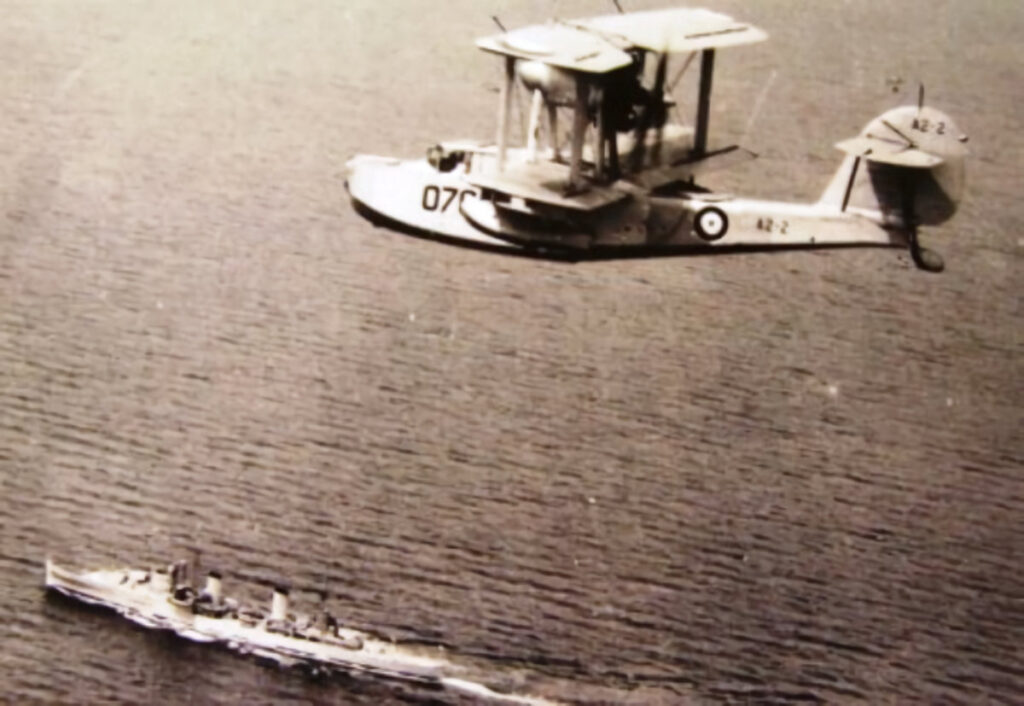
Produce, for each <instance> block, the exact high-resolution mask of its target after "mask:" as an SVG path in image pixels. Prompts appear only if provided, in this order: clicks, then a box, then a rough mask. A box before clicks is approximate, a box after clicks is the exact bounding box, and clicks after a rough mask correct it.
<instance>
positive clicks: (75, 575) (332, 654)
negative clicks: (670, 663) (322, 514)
mask: <svg viewBox="0 0 1024 706" xmlns="http://www.w3.org/2000/svg"><path fill="white" fill-rule="evenodd" d="M197 564H198V562H196V561H187V560H179V561H176V562H174V563H172V564H170V565H168V566H166V567H159V568H155V569H135V568H122V569H99V570H93V571H74V570H71V569H68V568H66V567H62V566H60V565H58V564H56V563H55V562H54V561H53V560H52V559H50V558H47V559H46V579H45V586H46V588H47V589H48V590H50V591H54V592H56V593H60V594H63V595H64V596H67V597H69V598H71V599H74V600H76V601H81V602H83V603H86V604H89V605H93V606H99V607H103V608H108V609H110V610H113V611H114V612H116V613H118V614H119V615H122V616H124V617H125V618H127V619H128V620H131V621H132V622H134V623H137V624H138V625H141V626H143V627H146V628H150V629H157V630H167V631H171V632H174V633H176V634H177V635H179V636H181V637H183V638H185V639H188V640H192V641H194V642H205V643H216V644H219V645H223V646H225V647H227V648H228V649H231V650H234V651H235V652H238V653H241V654H243V655H252V656H254V657H257V658H263V659H265V660H269V661H271V662H274V663H276V664H279V665H281V666H285V667H304V668H306V669H307V670H309V671H311V672H313V673H317V674H331V673H345V674H366V675H372V676H377V677H382V678H387V679H396V680H402V681H408V682H418V683H421V684H425V685H429V686H433V687H436V688H441V689H447V690H451V691H454V692H458V693H461V694H466V695H470V696H473V697H476V698H478V699H480V700H486V701H489V702H493V703H510V704H530V705H536V706H541V705H548V704H554V703H555V702H553V701H549V700H547V699H543V698H540V697H535V696H528V695H521V694H515V693H505V692H502V691H497V690H495V689H492V688H491V687H489V686H487V685H486V684H484V683H482V682H480V681H477V680H475V679H473V678H472V677H471V676H470V670H469V669H468V668H467V667H465V666H463V665H459V664H457V663H455V662H453V661H452V660H451V659H449V657H448V656H447V655H446V653H445V652H444V650H443V649H442V648H441V647H438V646H424V645H403V644H401V643H396V642H394V641H391V640H387V639H383V638H381V637H378V636H375V635H372V634H370V633H367V632H362V631H359V630H354V629H351V628H348V627H345V626H343V625H341V624H339V622H338V620H337V618H335V617H334V616H333V615H332V614H331V613H330V612H329V611H328V610H327V609H326V607H321V609H320V610H319V611H318V612H317V613H316V614H315V615H312V616H310V615H303V614H295V613H293V612H292V611H291V606H290V601H289V594H290V589H289V587H288V586H287V585H286V584H278V585H275V586H274V588H273V593H272V596H271V600H270V607H269V611H265V610H263V609H261V608H259V607H256V606H250V605H244V604H242V603H240V602H239V601H238V600H235V599H233V598H229V597H226V596H225V595H224V592H223V584H222V582H223V575H222V573H221V572H220V571H218V570H216V569H213V570H209V571H207V572H206V579H205V584H204V586H203V587H202V589H199V588H198V587H197V585H196V584H197V583H198V582H197V581H196V578H197V575H198V573H199V571H198V565H197Z"/></svg>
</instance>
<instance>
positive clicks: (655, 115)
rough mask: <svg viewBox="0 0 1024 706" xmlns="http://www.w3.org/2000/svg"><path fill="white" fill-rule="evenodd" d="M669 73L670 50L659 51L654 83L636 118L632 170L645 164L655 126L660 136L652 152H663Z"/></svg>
mask: <svg viewBox="0 0 1024 706" xmlns="http://www.w3.org/2000/svg"><path fill="white" fill-rule="evenodd" d="M667 74H668V52H659V54H658V66H657V69H656V70H655V72H654V85H653V86H652V87H651V90H650V91H648V92H647V93H646V95H645V101H644V102H643V104H642V105H641V107H640V113H639V114H638V115H637V119H636V130H635V131H634V134H633V137H634V144H633V152H632V154H630V157H629V165H630V169H631V171H634V172H636V171H639V170H640V169H641V168H642V167H643V165H644V157H645V155H646V151H647V131H648V130H650V129H651V128H654V129H656V130H657V131H658V133H657V134H658V138H657V140H656V141H655V143H654V149H653V150H652V153H653V155H654V157H655V159H657V158H658V157H659V156H660V154H661V135H662V128H663V127H665V120H666V118H667V117H668V105H667V104H666V102H665V78H666V75H667Z"/></svg>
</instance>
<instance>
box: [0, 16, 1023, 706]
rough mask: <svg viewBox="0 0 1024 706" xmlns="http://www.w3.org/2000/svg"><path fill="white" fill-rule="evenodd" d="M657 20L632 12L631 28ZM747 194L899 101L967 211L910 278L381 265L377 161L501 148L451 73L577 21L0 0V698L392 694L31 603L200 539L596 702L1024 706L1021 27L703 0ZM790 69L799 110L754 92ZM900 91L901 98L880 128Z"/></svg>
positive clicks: (833, 260) (783, 177)
mask: <svg viewBox="0 0 1024 706" xmlns="http://www.w3.org/2000/svg"><path fill="white" fill-rule="evenodd" d="M627 4H629V5H630V6H632V7H638V6H640V5H641V3H627ZM715 7H716V8H717V9H723V10H726V11H731V12H733V13H734V14H736V15H739V16H742V17H745V18H749V19H750V20H751V21H754V22H756V23H757V24H759V25H761V26H763V27H764V28H766V29H767V30H768V31H769V33H771V34H772V36H773V41H772V42H770V43H768V44H765V45H759V46H755V47H750V48H745V49H738V50H735V51H731V52H727V53H724V54H723V56H722V58H721V60H720V61H719V73H718V82H717V84H716V89H715V90H716V98H717V103H716V114H715V115H716V118H715V119H716V122H715V124H714V127H713V131H714V133H715V134H716V135H717V136H718V138H719V139H721V140H728V139H738V138H739V137H740V136H741V135H742V134H743V132H744V131H745V129H746V126H747V123H748V119H749V116H750V110H751V106H752V105H753V103H754V102H755V101H756V96H757V95H758V93H759V92H760V91H761V89H762V86H763V85H765V84H766V83H768V82H769V81H770V83H771V87H770V92H769V93H768V94H766V99H765V101H764V109H763V111H761V113H760V114H759V116H758V117H757V119H756V120H755V121H754V124H753V127H752V128H751V130H750V133H749V134H748V135H747V140H746V142H747V143H748V144H749V145H750V146H751V147H753V148H754V149H755V150H757V151H759V152H760V153H761V155H762V158H761V159H760V160H759V161H758V162H757V163H755V164H754V165H752V166H751V167H749V168H744V169H742V170H739V171H737V172H735V173H731V174H727V175H722V176H721V180H720V182H718V183H720V184H722V185H723V186H724V188H728V189H734V190H736V191H742V192H744V193H747V192H752V193H754V194H758V195H766V196H767V195H771V196H778V197H785V198H813V197H814V196H816V194H817V193H818V191H819V190H820V188H822V187H823V186H824V184H825V183H826V182H827V180H828V178H829V176H830V174H831V171H832V170H833V169H834V168H835V167H836V165H837V164H838V154H837V153H835V152H834V150H833V149H832V147H831V145H832V143H833V142H834V141H836V140H838V139H840V138H843V137H848V136H850V135H852V134H854V133H855V132H856V131H857V130H858V129H859V128H860V126H861V125H862V124H863V123H865V122H866V121H867V120H868V119H869V118H870V117H872V116H873V115H875V114H877V113H878V112H880V111H881V110H883V109H885V108H887V107H890V106H892V105H894V104H895V103H896V102H898V101H905V100H909V98H908V96H912V95H913V94H914V93H915V92H916V87H915V86H916V84H915V82H916V81H917V80H918V79H922V80H924V81H925V82H926V84H927V86H928V92H929V98H930V101H931V102H933V103H935V104H936V105H937V107H940V108H942V109H944V110H946V111H948V112H950V113H951V114H952V115H954V116H955V117H956V118H957V119H958V121H959V122H960V123H961V124H962V127H963V128H964V129H965V130H967V131H968V132H969V133H970V134H971V135H972V142H971V148H972V150H973V153H974V157H975V158H974V161H973V163H972V165H971V176H972V179H973V181H972V186H971V189H970V193H969V200H968V202H967V203H966V205H965V207H964V209H963V210H962V211H961V213H960V214H959V216H958V218H957V220H956V221H954V222H953V223H952V224H950V225H949V226H947V227H944V228H941V229H938V230H935V231H931V232H930V233H928V234H927V235H926V236H925V238H926V240H928V241H929V243H930V244H932V245H933V246H934V247H935V248H936V249H938V250H939V251H941V252H943V253H944V254H945V256H946V259H947V261H948V264H949V267H948V270H947V272H946V273H945V274H943V275H941V276H928V275H925V274H922V273H919V272H916V271H914V270H913V267H912V265H911V264H910V263H909V258H907V257H906V256H905V255H903V254H900V253H896V252H893V251H885V250H855V251H845V252H827V253H807V252H804V253H791V254H776V255H741V256H728V257H715V258H712V257H696V258H673V259H652V260H631V261H624V262H602V263H591V264H582V265H567V264H562V263H551V262H544V261H536V260H524V259H517V258H509V257H502V256H497V255H494V254H489V253H482V252H476V251H473V250H463V249H459V248H453V247H446V246H443V245H440V244H437V243H432V242H428V241H423V240H418V239H414V238H410V237H407V236H403V235H398V234H393V233H390V232H388V231H384V230H376V229H374V228H373V227H372V226H370V225H369V224H368V223H366V222H364V221H362V220H361V219H359V218H358V217H357V216H356V215H355V214H354V213H353V211H352V210H351V208H350V207H349V205H348V204H347V202H346V199H345V197H344V192H343V189H342V178H341V171H342V164H343V162H344V160H345V159H346V158H347V157H348V156H349V155H351V154H353V153H356V152H366V151H368V152H379V153H383V154H407V155H416V154H420V153H421V152H422V150H423V149H424V148H425V147H426V146H427V145H429V144H431V143H432V142H434V141H436V140H437V139H439V138H442V137H443V138H448V137H461V136H472V137H486V136H487V135H489V134H490V133H491V130H492V121H493V115H494V107H493V102H494V99H495V96H494V90H496V86H497V83H498V75H499V74H498V69H497V68H496V66H495V65H494V61H493V60H489V59H487V57H485V56H483V55H478V52H476V50H475V49H474V48H473V47H472V44H471V40H472V39H473V38H474V37H476V36H479V35H481V34H485V33H488V32H490V31H492V29H493V26H492V25H491V21H490V19H489V15H490V14H494V13H496V12H497V13H498V14H500V16H501V19H502V21H504V22H505V23H506V24H507V25H510V26H516V25H521V24H525V23H527V22H530V21H535V20H538V19H540V18H543V17H545V16H547V15H549V14H551V13H552V12H553V11H554V12H557V13H560V14H565V15H570V16H571V15H581V14H582V15H585V14H593V13H595V12H605V11H607V10H608V8H607V7H605V5H604V4H602V3H596V2H583V1H582V0H580V1H579V2H558V3H555V5H554V10H553V9H552V7H551V6H550V4H546V3H523V4H520V5H516V6H514V7H506V8H502V7H500V6H498V5H496V4H493V3H492V4H488V3H482V4H481V3H478V2H470V1H469V0H460V1H459V2H453V3H445V4H437V3H418V2H417V3H413V2H403V3H398V2H395V3H389V4H387V5H385V6H381V5H378V4H374V3H369V2H352V3H336V4H334V5H333V6H331V7H327V6H325V5H324V4H323V3H314V2H296V3H286V4H285V3H271V2H245V3H243V2H223V3H216V4H207V3H201V2H197V1H195V0H186V1H185V2H180V1H179V2H173V3H172V2H164V1H154V2H149V3H86V4H81V3H71V2H61V1H56V0H55V1H54V2H47V3H36V2H7V3H4V19H3V20H2V21H0V111H2V114H3V116H4V119H3V121H2V122H0V157H2V159H3V162H4V164H5V165H6V168H5V169H4V170H3V171H2V172H0V174H2V176H0V186H2V189H0V405H2V413H0V484H2V492H3V502H2V503H0V522H2V525H0V526H2V527H3V532H2V535H0V607H2V609H3V610H4V612H5V615H6V619H5V620H4V621H3V627H2V628H0V631H2V634H3V650H2V654H0V686H2V688H3V692H4V695H5V699H11V700H18V701H26V700H35V701H46V702H56V701H64V702H70V701H74V702H100V701H110V702H125V703H132V702H146V701H148V702H154V703H188V702H191V703H226V704H234V703H246V704H248V703H261V702H263V703H270V702H273V703H319V702H335V703H348V702H353V703H382V702H388V701H399V702H401V701H417V700H421V699H422V700H430V699H436V698H441V696H440V695H438V694H434V693H421V692H417V691H415V690H411V689H407V688H405V687H394V686H390V685H381V684H377V683H374V682H365V683H364V682H352V683H346V682H319V681H312V680H309V679H307V678H304V677H302V676H300V675H298V674H293V673H290V672H285V671H279V670H275V669H268V668H265V667H262V666H259V665H256V664H254V663H251V662H249V661H247V660H245V659H240V658H238V657H236V656H234V655H231V654H229V653H222V652H220V651H218V650H216V649H211V648H208V647H203V646H199V645H191V644H188V643H184V642H181V641H177V640H174V639H170V638H167V637H164V636H160V635H156V634H152V633H148V632H145V631H142V630H139V629H136V628H134V627H132V626H130V625H127V624H122V623H121V622H119V621H118V620H117V619H115V618H113V617H112V616H110V615H106V614H102V613H100V614H96V613H91V612H88V611H84V610H81V609H79V608H78V607H76V606H74V605H69V604H67V603H64V602H60V601H52V600H46V599H45V598H44V595H43V592H42V591H41V590H40V585H41V581H42V560H43V557H44V556H45V555H46V554H47V553H50V554H52V555H54V556H55V557H57V558H60V559H62V560H66V561H73V562H76V563H78V564H80V565H83V566H92V565H103V564H115V565H118V564H125V563H151V562H157V561H163V560H165V559H166V558H168V557H171V556H174V555H176V553H177V552H179V551H180V550H181V548H182V547H184V546H188V545H201V546H202V547H203V548H204V549H205V558H206V560H207V561H209V562H213V563H218V564H220V565H221V566H222V567H224V568H225V569H226V570H227V573H228V577H229V578H228V586H229V587H238V590H240V591H242V592H243V594H244V595H248V596H250V597H256V598H261V599H262V598H265V593H266V589H265V588H261V586H262V587H265V586H266V584H267V583H268V582H270V581H273V580H275V579H277V578H279V577H288V578H290V579H291V580H292V581H293V583H294V585H295V587H296V589H297V598H298V601H299V602H300V603H302V602H304V601H305V602H306V604H307V605H308V606H313V605H315V603H314V601H315V598H314V592H315V591H316V590H318V589H320V588H322V587H327V588H329V589H330V590H331V592H332V593H333V596H334V598H333V606H334V608H335V611H336V612H337V613H340V614H341V615H342V616H344V617H345V618H346V619H347V620H348V621H349V622H350V623H352V624H354V625H355V626H357V627H360V628H363V629H368V630H373V631H376V632H380V633H382V634H385V635H391V636H394V637H396V638H400V639H415V640H427V641H431V642H438V643H441V644H444V645H446V646H447V648H449V649H450V650H452V651H453V652H456V653H459V654H463V655H467V656H470V657H472V658H474V659H481V660H483V661H484V663H486V664H490V665H493V666H494V667H495V669H501V670H503V671H507V672H509V676H508V678H509V679H513V680H515V679H518V680H521V681H522V682H523V683H526V684H528V685H531V687H532V688H534V689H536V690H540V691H541V692H544V693H548V694H551V695H557V696H563V697H564V696H566V695H569V696H573V697H575V698H577V699H578V700H581V701H583V702H587V703H596V702H600V701H602V700H604V701H609V702H626V701H629V700H632V701H633V702H635V703H679V702H693V701H701V702H703V701H710V702H720V701H729V700H758V701H761V700H768V701H798V700H824V701H847V700H849V701H858V700H862V701H867V702H878V701H907V700H915V701H983V700H987V699H993V700H1012V699H1013V698H1015V697H1016V698H1019V694H1020V693H1022V692H1024V670H1022V666H1021V665H1022V659H1021V657H1022V655H1021V648H1020V645H1021V644H1022V638H1024V618H1022V617H1021V616H1022V614H1024V613H1022V611H1021V605H1022V600H1024V594H1022V589H1021V586H1022V585H1024V584H1022V579H1024V576H1022V570H1021V567H1022V563H1024V562H1022V560H1024V528H1022V525H1021V519H1020V518H1021V516H1022V510H1024V483H1022V478H1021V474H1022V470H1021V468H1022V465H1024V464H1022V458H1024V439H1022V433H1021V428H1022V423H1021V422H1022V418H1021V417H1022V413H1021V410H1022V403H1024V394H1022V391H1021V385H1020V381H1021V379H1022V372H1024V371H1022V356H1021V353H1022V341H1021V330H1022V326H1021V292H1022V285H1024V281H1022V277H1021V259H1022V257H1021V256H1022V248H1024V241H1022V239H1021V238H1022V236H1021V229H1020V225H1021V218H1022V214H1024V209H1022V207H1021V206H1020V200H1019V197H1018V195H1017V193H1016V190H1017V188H1018V187H1019V184H1020V177H1021V174H1020V173H1021V168H1020V165H1021V164H1022V159H1021V158H1022V156H1024V154H1022V147H1024V140H1022V138H1021V133H1022V130H1024V125H1022V121H1021V119H1020V117H1019V113H1018V111H1017V110H1016V107H1017V104H1018V102H1019V90H1020V85H1019V84H1020V80H1019V79H1020V75H1019V74H1020V72H1019V66H1020V65H1021V62H1022V60H1024V56H1022V53H1024V52H1022V50H1021V49H1020V48H1019V42H1018V39H1019V37H1020V36H1021V35H1022V33H1024V26H1022V25H1024V13H1021V11H1020V10H1019V9H1017V8H1016V7H1015V6H1014V5H1013V4H1011V3H998V2H989V3H977V4H971V5H969V4H967V3H950V2H938V3H936V2H924V1H923V0H913V1H911V2H905V3H901V4H900V6H899V10H898V11H897V10H896V9H894V8H893V7H892V6H891V3H880V2H869V3H863V2H862V3H848V4H842V5H839V4H836V5H835V6H832V7H828V8H822V7H820V6H819V5H818V4H811V3H803V2H798V1H797V0H784V1H780V2H777V3H772V4H770V5H768V4H765V5H764V6H762V7H747V8H745V7H743V6H742V4H741V3H739V2H722V3H716V4H715ZM773 73H774V78H772V76H773ZM889 77H902V78H903V79H904V83H903V84H902V89H901V93H900V94H899V95H893V94H892V93H891V92H890V91H889V88H888V87H887V85H886V79H887V78H889Z"/></svg>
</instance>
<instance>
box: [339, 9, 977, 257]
mask: <svg viewBox="0 0 1024 706" xmlns="http://www.w3.org/2000/svg"><path fill="white" fill-rule="evenodd" d="M496 21H497V20H496ZM499 26H500V24H499ZM502 29H503V28H502ZM766 38H767V35H766V34H765V32H763V31H762V30H760V29H758V28H757V27H754V26H752V25H749V24H745V23H743V22H738V21H736V20H734V19H733V18H731V17H728V16H726V15H723V14H720V13H717V12H712V11H709V10H703V9H692V8H677V9H665V10H654V11H646V12H635V13H626V14H622V13H620V14H615V15H607V16H601V17H594V18H589V19H579V20H555V21H551V22H549V23H547V24H543V25H535V26H530V27H525V28H522V29H517V30H513V31H502V32H501V33H500V34H497V35H494V36H489V37H485V38H483V39H480V40H478V41H477V46H479V47H480V48H481V49H483V50H484V51H486V52H489V53H491V54H495V55H497V56H499V57H500V58H501V59H502V61H503V64H504V77H503V83H502V86H501V90H500V98H499V111H498V130H497V141H496V144H485V143H481V142H474V141H454V142H442V143H440V144H438V145H435V146H433V147H431V148H430V149H429V150H428V151H427V155H426V158H425V159H419V160H399V159H393V158H388V157H378V156H370V155H359V156H356V157H354V158H353V159H351V160H350V161H349V162H348V164H347V165H346V171H347V180H346V186H347V188H348V191H349V194H350V195H351V198H352V200H353V203H354V205H355V207H356V208H357V210H358V211H359V212H360V213H361V214H363V215H364V216H366V217H367V218H369V219H370V220H372V221H373V222H375V223H379V224H383V225H387V226H390V227H394V228H397V229H400V230H407V231H414V232H419V233H425V234H429V235H431V236H433V237H435V238H439V239H442V240H451V241H460V242H463V243H470V244H475V245H477V246H483V247H488V248H502V249H509V248H511V249H516V250H520V251H526V252H530V253H534V254H541V255H546V256H553V257H567V258H569V259H584V258H587V257H600V256H608V255H610V254H623V255H625V254H627V253H656V254H658V253H669V252H674V251H682V252H695V251H719V250H721V249H732V250H736V249H748V250H749V249H757V250H768V249H775V248H809V247H836V246H856V245H878V246H894V247H904V248H908V249H909V251H910V253H911V255H912V257H913V261H914V262H915V263H916V264H917V265H918V266H919V267H921V268H922V269H925V270H930V271H938V270H941V269H942V267H943V262H942V258H941V257H939V256H938V254H936V253H934V252H932V251H929V250H926V249H924V248H922V247H921V246H920V244H919V242H918V227H919V226H921V225H935V224H939V223H942V222H944V221H946V220H948V219H949V218H950V217H952V215H953V213H954V212H955V211H956V207H957V204H958V201H959V198H960V196H961V194H962V191H963V186H964V162H965V158H966V155H967V149H966V147H965V145H964V143H965V142H966V140H967V138H966V136H965V135H963V134H962V133H961V132H960V130H959V129H958V128H957V127H956V125H955V124H954V122H953V120H952V119H951V118H949V116H947V115H945V114H943V113H941V112H940V111H938V110H936V109H934V108H931V107H927V106H925V105H924V91H923V89H922V90H921V92H920V95H919V100H918V103H917V105H912V106H905V107H900V108H895V109H893V110H890V111H888V112H886V113H885V114H883V115H881V116H879V117H877V118H875V119H874V120H872V121H871V122H870V123H868V125H867V126H866V127H865V128H864V130H863V131H862V132H861V133H860V135H858V136H857V137H854V138H852V139H848V140H844V141H843V142H840V143H839V144H838V145H837V147H838V148H839V150H841V151H842V152H844V153H845V157H844V158H843V160H842V164H841V165H840V167H839V169H838V171H837V172H836V173H835V176H834V177H833V179H832V181H831V183H830V184H829V185H828V187H827V188H826V189H825V191H824V193H823V195H822V196H821V198H820V199H819V200H818V201H817V202H816V203H809V204H798V203H786V202H780V201H764V200H754V199H746V198H739V197H735V196H732V195H729V194H724V193H716V192H715V191H713V190H710V189H708V188H706V187H704V186H702V185H700V184H698V179H701V178H703V176H704V175H705V174H706V173H708V172H710V171H711V170H713V169H717V168H722V167H726V166H729V165H732V164H735V163H736V162H738V161H742V160H744V159H748V158H751V157H753V156H754V155H752V153H749V152H747V151H746V150H743V149H741V148H740V147H738V146H735V145H732V146H724V147H714V146H712V145H710V144H709V133H710V117H711V93H712V80H713V76H714V69H715V55H716V52H717V51H718V50H721V49H726V48H731V47H738V46H742V45H747V44H754V43H757V42H761V41H763V40H765V39H766ZM674 57H679V58H678V59H677V61H676V63H677V64H678V65H677V66H674V67H670V66H669V64H670V60H672V59H673V58H674ZM694 63H699V69H698V70H699V77H698V78H697V81H696V86H697V97H696V102H695V105H696V111H695V120H694V122H693V125H692V126H689V125H685V124H683V123H682V121H672V120H671V119H670V118H671V116H672V114H673V113H677V112H678V108H679V106H678V105H677V104H676V102H675V101H674V100H673V99H672V97H671V95H672V92H673V89H674V88H675V86H676V85H677V84H678V82H679V80H680V77H681V76H682V75H683V74H685V73H686V71H687V70H688V69H689V68H690V66H691V65H692V64H694ZM520 85H521V86H523V87H525V89H526V90H527V91H529V95H530V97H531V102H530V108H529V121H528V127H527V129H526V134H525V144H523V145H517V146H513V145H511V144H510V133H511V129H510V127H511V126H510V123H511V112H512V107H513V103H514V97H513V95H514V92H515V91H516V90H517V87H518V86H520ZM523 112H525V111H523ZM560 125H562V126H563V127H564V128H567V129H566V130H565V132H566V134H563V133H562V132H560V128H559V126H560Z"/></svg>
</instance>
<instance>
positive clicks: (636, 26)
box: [569, 8, 768, 53]
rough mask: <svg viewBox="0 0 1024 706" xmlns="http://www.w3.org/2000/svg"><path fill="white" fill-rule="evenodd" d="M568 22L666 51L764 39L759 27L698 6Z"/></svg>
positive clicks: (764, 35)
mask: <svg viewBox="0 0 1024 706" xmlns="http://www.w3.org/2000/svg"><path fill="white" fill-rule="evenodd" d="M569 24H570V25H572V26H577V27H586V28H589V29H592V30H594V31H596V32H598V33H600V34H603V35H607V36H609V37H611V38H618V39H619V40H621V41H624V42H627V43H628V44H629V45H630V46H633V47H639V48H641V49H647V50H649V51H656V52H668V53H678V52H690V51H698V50H701V49H717V48H719V47H735V46H740V45H743V44H753V43H755V42H761V41H764V40H765V39H767V38H768V35H767V34H766V33H765V32H764V31H763V30H760V29H758V28H757V27H754V26H753V25H749V24H746V23H744V22H737V21H736V20H734V19H733V18H731V17H729V16H728V15H723V14H721V13H718V12H712V11H711V10H703V9H699V8H675V9H669V10H650V11H647V12H630V13H627V14H623V15H604V16H602V17H593V18H590V19H583V20H575V21H573V22H570V23H569Z"/></svg>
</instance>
